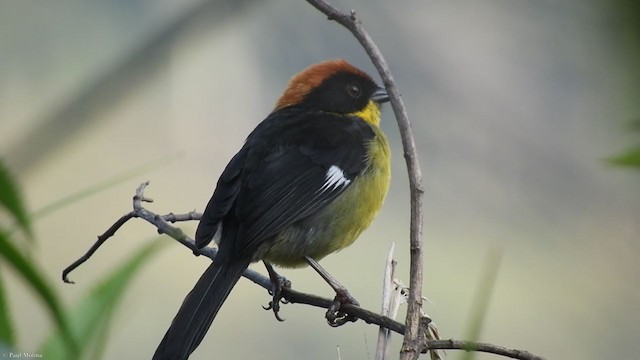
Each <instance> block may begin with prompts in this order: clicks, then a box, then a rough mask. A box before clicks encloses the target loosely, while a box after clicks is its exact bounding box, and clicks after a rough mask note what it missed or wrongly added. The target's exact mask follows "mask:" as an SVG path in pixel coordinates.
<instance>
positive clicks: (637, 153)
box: [607, 148, 640, 168]
mask: <svg viewBox="0 0 640 360" xmlns="http://www.w3.org/2000/svg"><path fill="white" fill-rule="evenodd" d="M607 161H608V162H609V163H611V164H613V165H620V166H627V167H636V168H640V148H633V149H629V150H627V151H625V152H622V153H620V154H618V155H615V156H613V157H611V158H609V159H607Z"/></svg>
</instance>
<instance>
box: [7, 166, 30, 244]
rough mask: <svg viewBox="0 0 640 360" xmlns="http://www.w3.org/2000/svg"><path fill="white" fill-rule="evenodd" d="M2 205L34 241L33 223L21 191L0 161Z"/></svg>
mask: <svg viewBox="0 0 640 360" xmlns="http://www.w3.org/2000/svg"><path fill="white" fill-rule="evenodd" d="M0 205H2V206H3V207H4V208H6V209H7V211H9V213H10V214H11V215H12V216H13V217H14V218H15V220H16V222H17V223H18V225H19V226H20V227H21V228H22V229H23V230H24V231H25V232H26V233H27V235H28V238H29V239H32V234H33V233H32V231H31V221H30V220H29V216H28V215H27V211H26V208H25V206H24V203H23V202H22V197H21V196H20V189H19V188H18V185H17V184H16V183H15V181H14V180H13V177H12V176H11V174H10V173H9V171H8V170H7V168H5V167H4V164H3V163H2V161H0Z"/></svg>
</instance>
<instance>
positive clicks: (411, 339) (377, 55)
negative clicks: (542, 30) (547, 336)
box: [307, 0, 424, 359]
mask: <svg viewBox="0 0 640 360" xmlns="http://www.w3.org/2000/svg"><path fill="white" fill-rule="evenodd" d="M307 2H308V3H309V4H311V5H312V6H314V7H315V8H316V9H318V10H320V11H321V12H322V13H324V14H325V15H327V17H328V18H329V20H334V21H336V22H337V23H339V24H340V25H342V26H344V27H345V28H347V29H348V30H349V31H350V32H351V33H352V34H353V35H354V36H355V38H356V39H358V41H359V42H360V44H361V45H362V47H363V48H364V49H365V51H366V52H367V54H368V55H369V57H370V58H371V61H372V62H373V64H374V65H375V67H376V69H377V70H378V73H379V74H380V77H381V78H382V81H383V82H384V86H385V88H386V89H387V93H388V94H389V98H390V99H391V106H392V107H393V112H394V114H395V116H396V120H397V122H398V128H399V130H400V137H401V138H402V147H403V148H404V157H405V160H406V163H407V171H408V174H409V190H410V194H411V224H410V228H409V230H410V234H409V241H410V244H411V246H410V254H411V260H410V261H411V264H410V271H409V273H410V280H409V297H408V299H407V307H408V308H407V317H406V320H405V323H406V325H407V332H406V334H405V335H404V342H403V344H402V350H401V353H402V354H404V355H402V356H401V357H400V358H401V359H417V358H418V355H419V348H420V342H421V340H420V331H419V325H420V318H421V314H420V309H421V308H422V262H423V256H422V217H423V216H422V194H423V192H424V190H423V189H422V172H421V170H420V164H419V163H418V152H417V150H416V144H415V141H414V139H413V134H412V131H411V123H410V122H409V118H408V116H407V110H406V108H405V106H404V102H403V101H402V98H401V97H400V92H399V91H398V88H397V87H396V85H395V81H394V80H393V76H391V71H390V70H389V65H387V62H386V61H385V59H384V56H382V52H381V51H380V49H379V48H378V46H377V45H376V44H375V43H374V42H373V40H372V39H371V36H369V33H367V31H366V30H365V29H364V27H363V26H362V23H361V22H360V20H358V18H357V17H356V13H355V10H351V12H350V13H349V14H346V13H343V12H341V11H340V10H338V9H337V8H335V7H334V6H332V5H331V4H329V3H328V2H326V1H324V0H307Z"/></svg>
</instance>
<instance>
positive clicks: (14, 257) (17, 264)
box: [0, 230, 78, 358]
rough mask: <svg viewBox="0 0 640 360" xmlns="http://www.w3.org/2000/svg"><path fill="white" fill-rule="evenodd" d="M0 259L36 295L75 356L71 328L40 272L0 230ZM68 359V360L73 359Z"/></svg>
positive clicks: (75, 350) (76, 350)
mask: <svg viewBox="0 0 640 360" xmlns="http://www.w3.org/2000/svg"><path fill="white" fill-rule="evenodd" d="M0 257H1V258H2V259H4V261H6V262H7V264H9V265H10V266H11V267H13V269H14V270H15V271H16V272H17V273H18V274H19V275H20V276H21V277H22V278H23V280H24V281H25V283H26V284H27V285H28V286H29V287H30V288H31V289H32V290H33V291H35V293H36V294H37V295H38V297H39V298H40V300H42V302H43V303H44V305H45V307H46V309H47V311H48V312H49V313H50V314H51V317H52V318H53V320H54V323H55V324H56V326H57V327H58V329H60V332H61V334H62V336H63V339H64V344H65V346H66V347H67V349H68V351H69V353H70V354H77V352H78V345H77V343H76V342H75V341H74V339H73V336H72V335H71V328H70V327H69V323H68V322H67V319H66V318H65V316H64V312H63V310H62V307H61V306H60V302H59V301H58V298H57V297H56V294H55V293H54V292H53V290H52V289H51V288H50V287H49V284H48V283H47V282H46V281H45V278H44V277H43V276H42V275H41V273H40V271H38V269H36V268H35V267H34V266H33V265H32V264H31V263H30V262H29V261H28V260H27V259H26V258H25V257H24V255H22V253H21V252H20V251H19V250H18V249H17V248H16V247H15V246H14V245H13V244H12V243H11V242H10V241H9V237H8V236H7V235H6V234H5V233H4V232H3V231H1V230H0ZM74 357H75V356H73V357H70V358H74Z"/></svg>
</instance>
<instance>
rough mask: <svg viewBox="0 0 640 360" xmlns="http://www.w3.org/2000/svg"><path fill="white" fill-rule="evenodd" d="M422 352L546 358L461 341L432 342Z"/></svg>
mask: <svg viewBox="0 0 640 360" xmlns="http://www.w3.org/2000/svg"><path fill="white" fill-rule="evenodd" d="M425 345H426V346H425V347H424V348H423V349H422V352H426V351H427V350H436V349H437V350H465V351H479V352H486V353H491V354H495V355H502V356H505V357H508V358H512V359H520V360H544V358H542V357H540V356H537V355H534V354H532V353H530V352H528V351H524V350H516V349H509V348H506V347H504V346H498V345H493V344H487V343H479V342H473V341H460V340H430V341H427V343H426V344H425Z"/></svg>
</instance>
